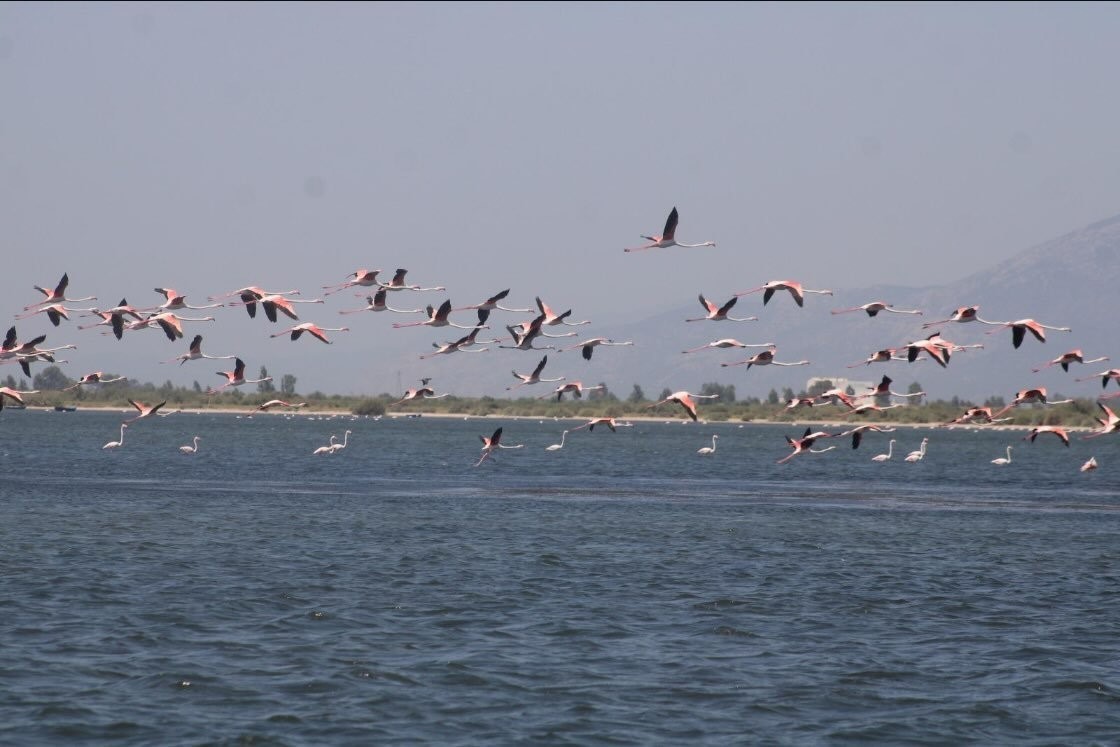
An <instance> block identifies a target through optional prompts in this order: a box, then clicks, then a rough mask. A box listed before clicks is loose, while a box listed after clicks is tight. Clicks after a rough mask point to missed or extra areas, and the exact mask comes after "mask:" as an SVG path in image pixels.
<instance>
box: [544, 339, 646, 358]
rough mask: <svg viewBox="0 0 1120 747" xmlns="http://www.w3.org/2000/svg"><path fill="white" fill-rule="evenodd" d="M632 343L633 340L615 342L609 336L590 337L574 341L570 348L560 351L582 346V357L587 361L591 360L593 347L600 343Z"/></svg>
mask: <svg viewBox="0 0 1120 747" xmlns="http://www.w3.org/2000/svg"><path fill="white" fill-rule="evenodd" d="M633 344H634V342H633V341H630V342H615V341H614V340H612V339H610V338H609V337H592V338H591V339H590V340H585V341H583V342H579V343H576V344H575V345H572V346H571V347H570V348H564V349H563V350H561V351H560V352H561V353H562V352H564V350H575V349H576V348H583V359H584V360H585V361H589V360H591V354H592V353H594V352H595V348H597V347H598V346H600V345H633Z"/></svg>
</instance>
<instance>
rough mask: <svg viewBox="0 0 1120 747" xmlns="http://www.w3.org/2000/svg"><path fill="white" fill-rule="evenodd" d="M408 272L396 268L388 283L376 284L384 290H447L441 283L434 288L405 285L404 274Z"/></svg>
mask: <svg viewBox="0 0 1120 747" xmlns="http://www.w3.org/2000/svg"><path fill="white" fill-rule="evenodd" d="M407 274H408V270H404V269H398V270H397V272H396V274H395V275H393V279H392V280H390V281H389V282H388V283H378V285H379V286H380V287H382V288H384V289H385V290H390V291H399V290H413V291H442V290H447V289H446V288H444V287H443V286H442V285H439V286H436V287H434V288H421V287H420V286H419V285H405V283H404V276H405V275H407Z"/></svg>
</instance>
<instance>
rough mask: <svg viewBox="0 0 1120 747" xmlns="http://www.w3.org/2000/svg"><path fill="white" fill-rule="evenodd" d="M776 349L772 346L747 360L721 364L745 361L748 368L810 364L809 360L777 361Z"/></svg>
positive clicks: (737, 364) (726, 364) (732, 364)
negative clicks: (775, 358)
mask: <svg viewBox="0 0 1120 747" xmlns="http://www.w3.org/2000/svg"><path fill="white" fill-rule="evenodd" d="M774 351H775V349H774V348H770V349H769V350H763V351H762V352H761V353H757V354H755V355H753V356H751V357H750V358H748V359H747V360H745V361H735V362H734V363H721V364H719V365H720V366H722V367H727V366H741V365H743V364H744V363H746V364H747V368H748V369H749V368H750V367H751V366H807V365H809V361H796V362H792V363H782V362H781V361H776V360H774Z"/></svg>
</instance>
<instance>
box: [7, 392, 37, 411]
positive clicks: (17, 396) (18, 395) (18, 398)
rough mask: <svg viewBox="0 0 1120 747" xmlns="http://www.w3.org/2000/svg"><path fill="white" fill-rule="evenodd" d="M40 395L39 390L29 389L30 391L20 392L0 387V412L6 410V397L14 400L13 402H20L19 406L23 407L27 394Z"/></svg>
mask: <svg viewBox="0 0 1120 747" xmlns="http://www.w3.org/2000/svg"><path fill="white" fill-rule="evenodd" d="M38 393H39V390H38V389H28V390H25V391H20V390H19V389H12V388H11V387H8V386H0V410H3V409H4V398H5V397H7V398H8V399H10V400H12V401H13V402H18V403H19V404H21V405H22V404H23V395H25V394H38Z"/></svg>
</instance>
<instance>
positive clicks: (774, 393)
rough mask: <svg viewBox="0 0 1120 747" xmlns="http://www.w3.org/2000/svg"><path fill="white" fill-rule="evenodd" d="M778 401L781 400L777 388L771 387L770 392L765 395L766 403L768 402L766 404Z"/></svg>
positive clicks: (774, 403) (773, 403)
mask: <svg viewBox="0 0 1120 747" xmlns="http://www.w3.org/2000/svg"><path fill="white" fill-rule="evenodd" d="M780 401H781V400H779V399H778V390H777V389H771V390H770V393H769V394H767V395H766V404H768V405H776V404H778V402H780Z"/></svg>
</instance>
